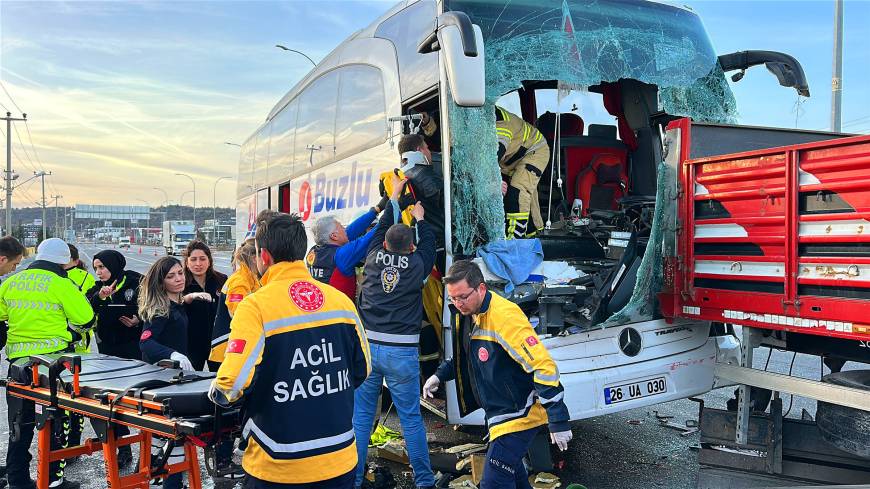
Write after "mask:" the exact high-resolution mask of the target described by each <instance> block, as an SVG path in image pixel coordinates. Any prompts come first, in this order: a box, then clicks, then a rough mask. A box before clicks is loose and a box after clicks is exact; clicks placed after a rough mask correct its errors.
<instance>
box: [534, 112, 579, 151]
mask: <svg viewBox="0 0 870 489" xmlns="http://www.w3.org/2000/svg"><path fill="white" fill-rule="evenodd" d="M535 127H537V128H538V130H539V131H541V134H543V135H544V137H545V138H546V139H547V144H548V145H549V146H550V152H551V154H552V151H553V141H554V140H555V139H556V114H555V113H553V112H550V111H547V112H544V113H543V114H541V116H540V117H538V120H537V121H536V122H535ZM583 127H584V123H583V118H582V117H580V116H579V115H577V114H572V113H570V112H568V113H564V114H559V132H560V134H561V135H562V137H568V136H582V135H583Z"/></svg>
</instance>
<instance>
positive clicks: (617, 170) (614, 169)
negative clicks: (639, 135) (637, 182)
mask: <svg viewBox="0 0 870 489" xmlns="http://www.w3.org/2000/svg"><path fill="white" fill-rule="evenodd" d="M567 149H568V150H569V152H570V150H571V149H574V148H567ZM569 181H570V180H569ZM573 184H574V185H573V186H574V195H575V198H578V199H580V200H582V201H583V214H584V215H587V214H588V213H589V211H590V210H616V209H618V208H619V199H621V198H623V197H625V196H626V195H628V171H627V165H626V160H625V155H619V154H612V153H599V154H597V155H595V156H594V157H593V159H592V161H591V162H590V163H589V166H587V167H586V168H585V169H583V170H582V171H580V172H578V173H577V174H576V176H575V177H574V179H573Z"/></svg>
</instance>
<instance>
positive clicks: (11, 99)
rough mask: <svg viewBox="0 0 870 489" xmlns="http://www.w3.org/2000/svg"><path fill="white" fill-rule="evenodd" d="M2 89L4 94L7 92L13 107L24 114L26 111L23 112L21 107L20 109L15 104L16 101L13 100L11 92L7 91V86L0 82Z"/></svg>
mask: <svg viewBox="0 0 870 489" xmlns="http://www.w3.org/2000/svg"><path fill="white" fill-rule="evenodd" d="M0 88H2V89H3V91H4V92H6V96H7V97H9V101H10V102H12V105H13V106H15V108H16V109H18V113H19V114H23V113H24V111H23V110H21V107H19V106H18V104H16V103H15V99H14V98H12V95H11V94H10V93H9V90H6V85H4V84H3V82H2V81H0ZM7 112H8V111H7Z"/></svg>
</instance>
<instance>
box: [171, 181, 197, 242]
mask: <svg viewBox="0 0 870 489" xmlns="http://www.w3.org/2000/svg"><path fill="white" fill-rule="evenodd" d="M175 175H176V176H179V177H187V178H189V179H190V183H192V184H193V233H194V235H196V181H194V179H193V177H192V176H190V175H188V174H187V173H176V174H175ZM182 195H183V194H182Z"/></svg>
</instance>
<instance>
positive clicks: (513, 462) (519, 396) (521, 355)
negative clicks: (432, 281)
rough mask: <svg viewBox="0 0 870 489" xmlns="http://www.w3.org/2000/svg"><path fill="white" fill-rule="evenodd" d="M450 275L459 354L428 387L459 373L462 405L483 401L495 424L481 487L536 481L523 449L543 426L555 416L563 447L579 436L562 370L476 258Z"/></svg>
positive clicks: (555, 433)
mask: <svg viewBox="0 0 870 489" xmlns="http://www.w3.org/2000/svg"><path fill="white" fill-rule="evenodd" d="M444 283H445V284H446V287H447V294H448V297H449V298H450V301H451V302H452V303H453V306H452V307H451V311H452V313H453V314H452V315H453V321H454V325H453V326H454V331H457V335H456V336H457V337H456V346H457V347H458V348H457V349H454V351H455V352H457V356H456V357H454V358H452V359H449V360H447V361H446V362H444V363H442V364H441V367H439V369H438V372H437V373H436V374H435V375H433V376H431V377H429V379H428V380H427V381H426V384H425V385H424V386H423V395H424V396H425V397H433V395H434V393H435V391H437V390H438V386H439V385H440V384H441V383H442V382H446V381H448V380H454V379H459V380H458V381H459V382H460V384H461V386H459V392H461V393H464V394H461V396H462V399H460V400H459V401H460V411H462V414H463V415H465V414H467V412H466V411H468V412H470V411H473V410H476V409H477V408H478V407H482V408H483V410H484V413H485V416H486V422H487V427H488V429H489V441H490V444H489V449H488V450H487V454H486V465H485V467H484V472H483V479H482V480H481V483H480V488H481V489H495V488H498V489H505V488H510V487H517V488H530V487H531V485H529V482H528V477H527V474H526V469H525V467H524V466H523V455H524V454H525V453H526V451H527V450H528V448H529V445H530V444H531V442H532V439H533V438H534V437H535V434H536V433H537V431H538V429H539V428H540V427H541V426H544V425H547V424H548V425H549V430H550V440H551V441H552V442H553V443H554V444H555V445H556V446H558V448H559V449H560V450H566V449H567V448H568V442H569V441H570V440H571V437H572V435H571V427H570V425H569V424H568V422H569V417H568V408H567V407H566V406H565V403H564V401H563V396H564V390H563V388H562V385H561V383H560V382H559V371H558V370H557V368H556V364H555V362H554V361H553V359H552V358H551V357H550V353H549V352H548V351H547V348H546V347H544V345H543V344H542V343H541V340H540V339H539V338H538V335H537V334H535V330H534V329H532V326H531V325H530V324H529V320H528V319H527V318H526V315H525V314H523V311H522V310H521V309H520V308H519V306H517V305H516V304H514V303H513V302H510V301H508V300H507V299H504V298H502V297H501V296H499V295H496V294H493V293H492V292H490V291H489V290H487V287H486V284H485V283H484V282H483V274H482V273H481V271H480V268H478V267H477V265H476V264H475V263H474V262H471V261H468V260H462V261H457V262H456V263H454V264H453V266H451V267H450V270H449V271H448V272H447V276H446V277H444ZM460 314H461V316H460ZM469 391H470V392H469ZM518 406H519V409H517V407H518Z"/></svg>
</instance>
